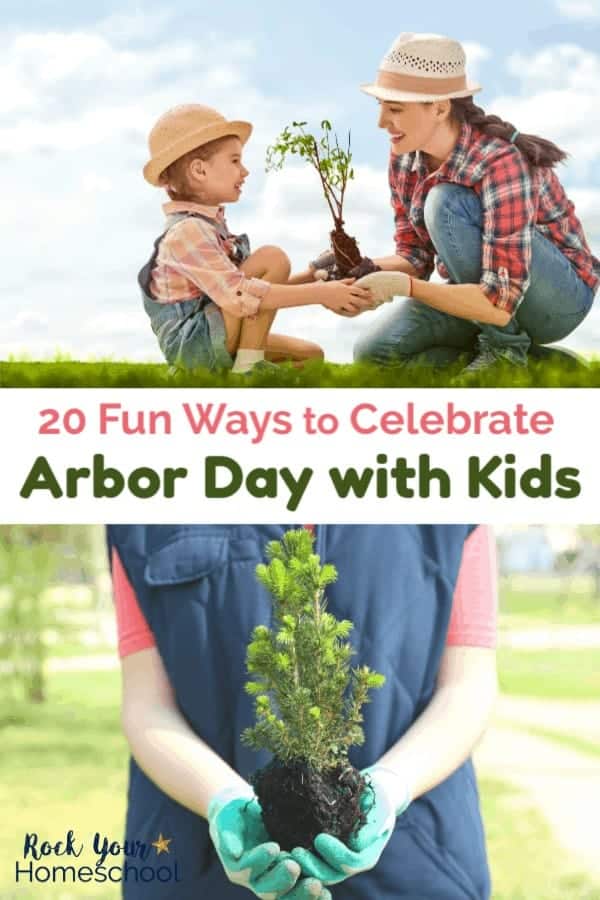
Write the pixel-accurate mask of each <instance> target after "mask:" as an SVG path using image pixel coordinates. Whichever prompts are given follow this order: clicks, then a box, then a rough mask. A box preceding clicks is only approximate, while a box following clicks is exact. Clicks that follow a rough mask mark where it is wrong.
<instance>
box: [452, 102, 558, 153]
mask: <svg viewBox="0 0 600 900" xmlns="http://www.w3.org/2000/svg"><path fill="white" fill-rule="evenodd" d="M450 103H451V104H452V112H451V116H452V118H453V119H454V121H455V122H460V123H461V124H462V123H463V122H468V124H469V125H473V127H474V128H477V129H479V131H483V132H484V133H485V134H490V135H492V136H493V137H501V138H504V139H505V140H507V141H510V140H511V138H512V136H513V134H514V133H515V132H516V131H517V129H516V128H515V126H514V125H512V124H511V123H510V122H505V121H504V119H501V118H500V117H499V116H491V115H487V114H486V112H485V110H483V109H482V108H481V107H480V106H476V105H475V103H474V102H473V98H472V97H460V98H453V99H452V100H451V101H450ZM513 143H514V144H515V146H516V147H518V148H519V150H520V151H521V153H522V154H523V156H524V157H525V158H526V159H527V161H528V162H529V164H530V165H531V166H533V167H535V166H550V167H552V166H555V165H556V164H557V163H559V162H563V161H564V160H565V159H566V158H567V156H568V154H567V153H565V151H564V150H561V149H560V147H557V146H556V144H553V143H552V141H547V140H546V139H545V138H541V137H537V136H536V135H533V134H521V132H518V133H517V137H516V138H515V140H514V141H513Z"/></svg>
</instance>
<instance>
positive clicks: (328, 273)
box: [308, 250, 336, 281]
mask: <svg viewBox="0 0 600 900" xmlns="http://www.w3.org/2000/svg"><path fill="white" fill-rule="evenodd" d="M308 267H309V269H312V271H313V276H314V278H315V280H316V281H329V279H330V278H335V276H336V267H335V256H334V253H333V250H323V252H322V253H319V255H318V256H317V258H316V259H311V261H310V262H309V264H308Z"/></svg>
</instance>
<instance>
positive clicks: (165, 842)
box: [152, 831, 173, 856]
mask: <svg viewBox="0 0 600 900" xmlns="http://www.w3.org/2000/svg"><path fill="white" fill-rule="evenodd" d="M172 840H173V838H164V837H163V836H162V831H161V833H160V834H159V836H158V838H157V839H156V840H155V841H152V846H153V847H156V855H157V856H160V854H161V853H163V852H164V853H170V852H171V851H170V850H169V844H170V843H171V841H172Z"/></svg>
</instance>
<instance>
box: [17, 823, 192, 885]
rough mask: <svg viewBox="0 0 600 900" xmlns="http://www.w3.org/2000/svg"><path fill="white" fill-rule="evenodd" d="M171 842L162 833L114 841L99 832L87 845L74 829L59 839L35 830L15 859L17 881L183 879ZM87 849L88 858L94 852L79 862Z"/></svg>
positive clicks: (40, 882) (144, 880)
mask: <svg viewBox="0 0 600 900" xmlns="http://www.w3.org/2000/svg"><path fill="white" fill-rule="evenodd" d="M172 844H173V839H172V838H168V837H165V836H164V835H163V834H162V833H160V834H159V835H158V836H157V838H156V840H155V841H152V843H148V844H146V843H144V842H142V841H135V840H130V841H124V842H119V841H115V840H112V841H111V840H110V838H109V837H107V836H106V835H102V834H100V833H99V832H96V834H95V835H94V837H93V838H92V840H91V841H90V842H89V844H88V845H86V844H84V843H83V842H81V841H79V840H78V839H77V838H76V836H75V833H74V832H73V831H68V832H67V834H66V836H65V837H64V838H62V839H61V840H58V841H57V840H52V839H51V840H48V839H46V838H42V837H41V836H40V835H39V834H37V832H35V831H32V832H28V833H27V834H26V835H25V838H24V840H23V855H22V858H21V859H17V860H16V862H15V881H16V882H17V884H24V883H25V884H44V883H48V884H79V883H81V884H87V883H97V884H99V883H102V882H113V883H120V882H124V881H135V882H140V883H145V884H147V883H150V882H152V881H160V882H163V883H168V882H175V881H181V873H180V871H179V866H178V863H177V861H176V860H175V859H174V858H173V847H172V846H171V845H172ZM84 851H85V852H86V858H87V856H88V855H89V854H90V853H91V854H92V855H93V856H95V859H93V860H92V861H91V862H90V863H89V864H88V865H80V864H79V863H78V859H79V858H80V857H81V856H82V854H83V853H84ZM157 857H160V859H157Z"/></svg>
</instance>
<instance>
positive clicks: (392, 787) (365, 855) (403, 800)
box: [292, 766, 410, 884]
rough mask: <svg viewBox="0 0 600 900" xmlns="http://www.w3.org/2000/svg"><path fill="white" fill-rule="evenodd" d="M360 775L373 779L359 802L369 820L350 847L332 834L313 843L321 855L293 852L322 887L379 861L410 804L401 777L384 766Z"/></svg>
mask: <svg viewBox="0 0 600 900" xmlns="http://www.w3.org/2000/svg"><path fill="white" fill-rule="evenodd" d="M361 774H362V775H364V776H366V777H367V778H368V780H370V786H369V787H368V788H367V790H365V791H363V795H362V797H361V801H360V805H361V809H362V811H363V812H364V813H365V814H366V817H367V821H366V822H365V824H364V825H363V826H362V828H360V830H359V831H358V833H357V834H355V835H353V836H352V837H351V838H350V840H349V842H348V846H346V844H344V843H342V841H340V840H338V838H335V837H333V836H332V835H330V834H318V835H317V837H316V838H315V841H314V844H315V849H316V850H317V852H318V854H319V856H317V855H316V854H314V853H312V851H310V850H306V849H304V848H303V847H297V848H296V849H294V850H292V856H293V858H294V859H295V860H296V862H298V863H300V865H301V867H302V873H303V875H309V876H312V877H314V878H318V879H319V880H320V881H321V882H322V883H323V884H339V883H340V882H341V881H345V880H346V878H350V876H352V875H358V873H359V872H366V871H368V870H369V869H372V868H374V866H376V865H377V863H378V862H379V857H380V856H381V854H382V853H383V851H384V849H385V846H386V844H387V842H388V841H389V839H390V837H391V835H392V831H393V830H394V823H395V821H396V816H399V815H401V814H402V813H403V812H404V810H405V809H406V808H407V807H408V805H409V803H410V789H409V786H408V784H407V783H406V782H405V781H404V780H403V779H402V778H401V776H400V775H397V774H396V773H395V772H392V771H391V769H386V768H384V767H383V766H371V767H370V768H368V769H363V771H362V772H361Z"/></svg>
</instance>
